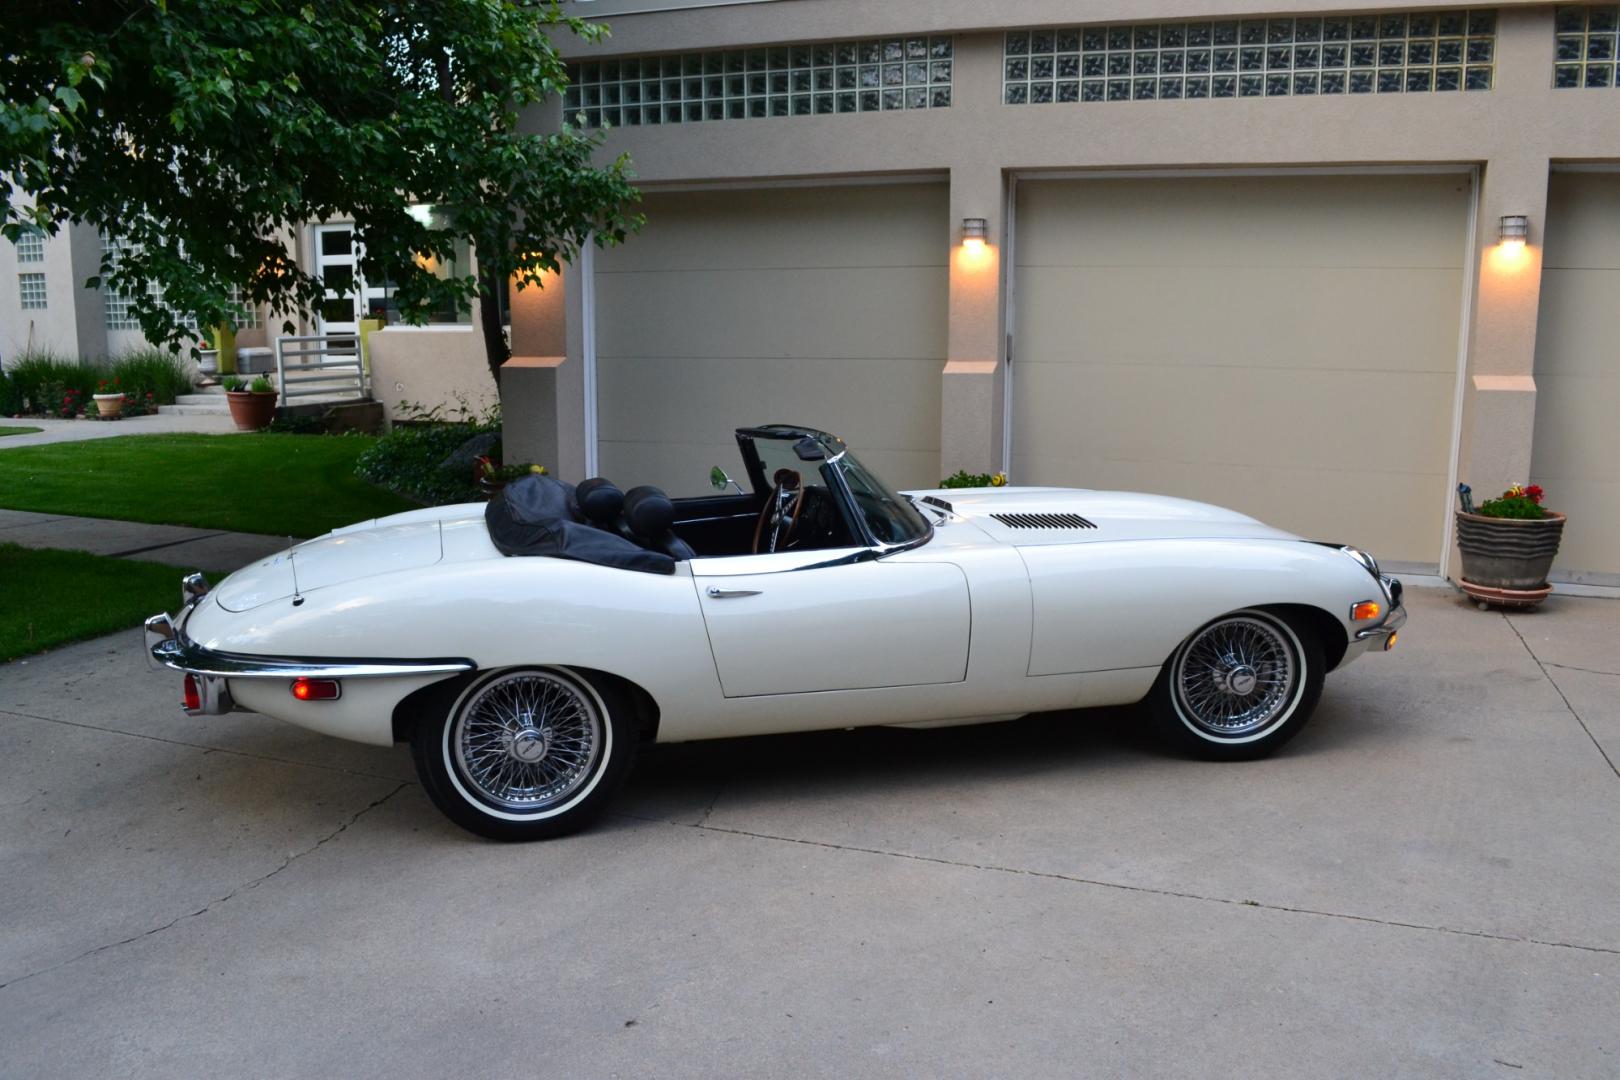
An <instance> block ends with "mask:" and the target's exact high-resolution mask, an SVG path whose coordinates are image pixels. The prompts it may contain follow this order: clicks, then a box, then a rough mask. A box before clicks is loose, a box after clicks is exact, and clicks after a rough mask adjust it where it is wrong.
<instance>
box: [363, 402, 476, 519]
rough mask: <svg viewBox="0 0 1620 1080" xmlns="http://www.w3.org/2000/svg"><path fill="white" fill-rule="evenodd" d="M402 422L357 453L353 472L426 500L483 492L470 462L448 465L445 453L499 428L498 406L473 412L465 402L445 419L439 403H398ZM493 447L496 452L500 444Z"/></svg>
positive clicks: (438, 502)
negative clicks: (456, 416)
mask: <svg viewBox="0 0 1620 1080" xmlns="http://www.w3.org/2000/svg"><path fill="white" fill-rule="evenodd" d="M401 411H402V414H403V415H402V422H398V423H396V424H395V426H394V429H393V430H392V431H390V432H389V433H388V434H387V435H384V436H383V437H382V438H380V439H378V440H377V442H376V443H375V444H374V445H373V446H371V447H370V448H369V449H367V450H366V452H365V453H363V454H361V455H360V459H359V461H357V462H356V463H355V473H356V475H358V476H359V477H360V478H361V479H363V480H369V481H371V482H372V483H373V484H376V485H378V486H379V487H383V488H387V489H388V490H389V491H392V492H394V493H395V494H397V495H403V496H405V497H406V498H407V499H414V500H416V501H417V502H419V503H422V504H424V505H427V506H443V505H445V504H447V503H461V502H473V501H475V500H477V499H481V498H483V497H484V496H483V493H482V492H480V491H479V490H478V486H477V484H476V483H474V480H473V470H472V469H471V468H466V469H457V468H447V467H446V466H445V459H446V458H448V457H449V456H450V455H451V454H453V453H454V452H455V451H457V450H459V449H460V448H461V446H462V444H463V443H465V442H466V441H467V440H468V439H471V438H472V437H473V436H475V435H484V434H489V433H497V434H498V433H499V432H500V430H501V421H500V414H499V412H497V411H492V412H490V413H486V414H484V415H482V416H477V415H474V414H473V412H472V410H471V409H469V408H467V407H465V406H463V407H462V408H461V409H460V410H459V419H455V420H446V419H444V417H445V411H444V410H443V409H442V408H438V407H436V408H434V409H431V410H422V409H420V408H414V407H412V406H410V405H408V404H405V405H402V406H401ZM494 453H496V454H498V453H499V449H498V447H497V448H496V449H495V451H494Z"/></svg>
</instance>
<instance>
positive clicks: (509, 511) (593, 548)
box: [484, 474, 675, 574]
mask: <svg viewBox="0 0 1620 1080" xmlns="http://www.w3.org/2000/svg"><path fill="white" fill-rule="evenodd" d="M484 524H485V525H486V526H488V528H489V538H490V540H491V542H493V543H494V545H495V547H496V548H498V549H499V550H500V552H501V554H502V555H548V556H551V557H552V558H556V559H574V560H576V561H578V562H587V563H595V564H596V565H598V566H611V567H614V568H615V569H619V570H639V571H641V572H642V573H645V574H673V573H674V572H675V560H674V559H672V558H670V557H669V556H668V555H665V554H664V553H663V552H660V551H648V550H647V549H646V548H643V547H641V546H639V545H637V544H636V543H635V542H634V541H632V540H629V539H626V538H625V537H623V536H619V535H617V534H615V533H611V532H608V531H606V530H605V529H599V528H597V527H596V526H594V525H588V524H586V523H585V522H583V521H581V520H579V512H578V509H577V507H576V506H575V504H574V491H573V488H572V487H570V486H569V485H567V484H564V483H561V482H560V481H558V480H556V479H553V478H552V477H549V476H540V475H537V474H531V475H529V476H525V477H522V478H521V479H518V480H514V481H512V483H510V484H507V485H506V487H505V488H503V489H501V491H500V492H499V493H498V494H496V496H495V497H494V498H493V499H491V500H490V501H489V505H488V506H487V507H485V509H484Z"/></svg>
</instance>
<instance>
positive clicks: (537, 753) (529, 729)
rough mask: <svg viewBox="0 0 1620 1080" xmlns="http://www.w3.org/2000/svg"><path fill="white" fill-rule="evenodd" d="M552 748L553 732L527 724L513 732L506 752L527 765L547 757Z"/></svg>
mask: <svg viewBox="0 0 1620 1080" xmlns="http://www.w3.org/2000/svg"><path fill="white" fill-rule="evenodd" d="M550 749H551V732H550V731H549V730H547V729H546V728H543V727H534V726H533V725H529V724H525V725H524V726H523V727H521V728H519V729H518V730H516V731H514V732H513V733H512V737H511V739H510V740H509V741H508V742H507V744H506V752H507V753H508V754H511V755H512V757H514V758H515V759H517V760H518V761H521V762H522V763H523V764H525V765H534V764H536V763H538V762H541V761H544V760H545V759H546V751H548V750H550Z"/></svg>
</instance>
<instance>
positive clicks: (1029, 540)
mask: <svg viewBox="0 0 1620 1080" xmlns="http://www.w3.org/2000/svg"><path fill="white" fill-rule="evenodd" d="M907 494H909V495H912V496H913V497H916V498H933V499H937V500H940V501H942V502H945V503H949V504H950V507H951V510H952V512H953V513H955V514H956V515H958V516H959V517H962V518H965V519H967V520H968V521H971V522H972V523H973V524H974V525H975V526H976V527H978V528H979V529H981V530H983V531H984V532H985V533H986V534H987V535H989V536H991V537H992V538H994V539H997V540H1000V541H1002V542H1003V543H1007V544H1013V545H1015V546H1018V547H1029V546H1032V545H1036V544H1077V543H1090V542H1095V541H1104V540H1170V539H1183V538H1188V539H1190V538H1199V539H1223V540H1298V539H1299V537H1297V536H1295V535H1294V534H1292V533H1288V532H1284V531H1282V530H1281V529H1274V528H1272V527H1271V526H1270V525H1267V524H1265V523H1263V522H1260V521H1256V520H1255V519H1254V518H1252V517H1249V516H1247V515H1245V514H1240V513H1238V512H1237V511H1235V510H1226V509H1223V508H1221V507H1219V506H1211V505H1210V504H1209V503H1201V502H1193V501H1192V500H1190V499H1176V498H1172V497H1170V496H1168V495H1144V494H1141V493H1139V492H1134V491H1089V490H1084V489H1077V488H1037V487H1005V488H951V489H941V490H934V491H912V492H907Z"/></svg>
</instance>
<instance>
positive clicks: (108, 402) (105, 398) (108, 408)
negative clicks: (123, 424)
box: [92, 394, 124, 420]
mask: <svg viewBox="0 0 1620 1080" xmlns="http://www.w3.org/2000/svg"><path fill="white" fill-rule="evenodd" d="M92 396H93V397H94V398H95V401H96V412H97V413H98V414H100V416H101V418H102V419H103V420H116V419H117V418H118V414H119V413H121V412H123V411H124V395H123V394H94V395H92Z"/></svg>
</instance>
